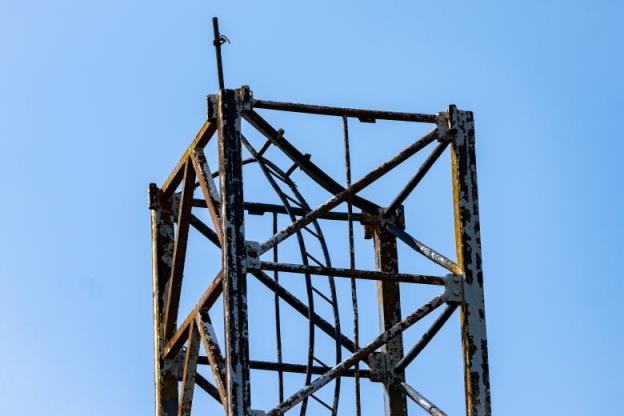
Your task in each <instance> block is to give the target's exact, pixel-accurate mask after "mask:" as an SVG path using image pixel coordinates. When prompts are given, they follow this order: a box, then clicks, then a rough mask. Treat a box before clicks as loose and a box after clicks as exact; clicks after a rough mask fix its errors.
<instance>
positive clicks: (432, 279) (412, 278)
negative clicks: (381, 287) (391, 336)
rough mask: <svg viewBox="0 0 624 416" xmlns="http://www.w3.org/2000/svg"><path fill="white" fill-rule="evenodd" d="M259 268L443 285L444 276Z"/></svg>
mask: <svg viewBox="0 0 624 416" xmlns="http://www.w3.org/2000/svg"><path fill="white" fill-rule="evenodd" d="M260 269H261V270H271V271H277V272H285V273H302V274H315V275H320V276H333V277H353V278H356V279H366V280H390V281H396V282H403V283H421V284H427V285H438V286H444V284H445V282H446V278H444V277H439V276H428V275H422V274H406V273H388V272H377V271H371V270H358V269H342V268H336V267H316V266H305V265H302V264H290V263H270V262H266V261H263V262H260Z"/></svg>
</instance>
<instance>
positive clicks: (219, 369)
mask: <svg viewBox="0 0 624 416" xmlns="http://www.w3.org/2000/svg"><path fill="white" fill-rule="evenodd" d="M195 323H196V327H197V328H198V330H199V335H200V336H201V341H202V344H203V345H204V350H205V351H206V358H207V359H208V363H209V364H210V369H211V370H212V377H213V379H214V381H215V384H216V388H217V391H218V392H219V397H220V399H221V403H227V387H226V382H225V380H226V371H225V360H224V358H223V354H221V348H219V343H218V340H217V334H216V333H215V331H214V328H213V327H212V324H211V323H210V318H209V316H208V312H207V311H205V310H204V311H200V313H198V314H197V315H196V316H195ZM224 407H226V406H224Z"/></svg>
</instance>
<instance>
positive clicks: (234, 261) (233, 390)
mask: <svg viewBox="0 0 624 416" xmlns="http://www.w3.org/2000/svg"><path fill="white" fill-rule="evenodd" d="M240 93H241V90H227V89H225V90H221V91H220V92H219V94H218V95H217V125H218V130H219V144H218V149H219V172H220V175H219V180H220V187H221V195H222V198H221V221H222V228H223V238H222V239H221V240H222V241H223V242H224V243H223V247H222V262H223V306H224V310H225V351H226V357H225V365H226V386H227V415H228V416H250V415H251V397H250V392H249V344H248V342H249V341H248V337H249V333H248V328H247V325H248V323H247V281H246V274H247V266H246V262H247V254H246V247H245V224H244V215H245V211H244V208H243V172H242V165H241V161H242V159H241V131H240V128H241V118H240V112H241V105H242V99H243V98H242V97H241V94H240Z"/></svg>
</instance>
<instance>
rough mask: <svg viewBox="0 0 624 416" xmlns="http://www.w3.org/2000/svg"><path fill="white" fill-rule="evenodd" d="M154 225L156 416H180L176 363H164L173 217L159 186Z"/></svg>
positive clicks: (153, 197)
mask: <svg viewBox="0 0 624 416" xmlns="http://www.w3.org/2000/svg"><path fill="white" fill-rule="evenodd" d="M149 203H150V210H151V223H152V224H151V225H152V227H151V228H152V307H153V313H154V389H155V399H156V402H155V410H156V412H155V413H156V416H177V413H178V375H177V372H178V369H177V365H176V362H175V361H174V360H166V359H164V354H163V349H164V346H165V338H164V332H165V331H164V328H163V320H164V317H163V314H164V313H163V310H164V305H165V301H166V297H165V294H166V291H165V287H166V283H167V280H168V279H169V276H170V275H171V259H172V257H173V245H174V239H173V214H172V212H171V203H170V201H166V200H165V201H163V198H162V193H161V191H160V189H159V188H158V187H157V186H156V184H153V183H152V184H150V186H149Z"/></svg>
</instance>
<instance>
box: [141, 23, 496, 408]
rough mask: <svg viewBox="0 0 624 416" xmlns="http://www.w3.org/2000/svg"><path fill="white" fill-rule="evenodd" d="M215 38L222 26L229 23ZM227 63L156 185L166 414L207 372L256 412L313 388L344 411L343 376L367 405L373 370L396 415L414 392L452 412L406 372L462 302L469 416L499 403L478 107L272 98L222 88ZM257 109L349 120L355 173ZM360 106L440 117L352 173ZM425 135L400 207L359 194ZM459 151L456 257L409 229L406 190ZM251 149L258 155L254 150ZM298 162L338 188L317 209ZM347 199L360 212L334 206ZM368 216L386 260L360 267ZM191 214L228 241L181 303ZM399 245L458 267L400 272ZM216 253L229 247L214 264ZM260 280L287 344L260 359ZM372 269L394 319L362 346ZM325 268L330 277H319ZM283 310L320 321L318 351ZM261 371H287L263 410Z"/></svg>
mask: <svg viewBox="0 0 624 416" xmlns="http://www.w3.org/2000/svg"><path fill="white" fill-rule="evenodd" d="M215 38H216V39H220V38H219V35H218V31H217V30H215ZM217 43H218V42H215V45H217ZM219 45H220V44H219ZM219 45H217V46H219ZM217 50H218V51H219V48H218V47H217ZM218 53H219V54H220V52H218ZM219 68H220V66H219ZM220 74H221V75H220V86H221V89H220V90H219V92H218V93H217V94H216V95H211V96H209V98H208V118H207V121H206V122H205V123H204V125H203V126H202V128H201V129H200V131H199V133H198V134H197V136H196V138H195V139H194V140H193V141H192V143H191V144H190V146H189V147H188V149H187V150H186V151H185V152H184V154H183V155H182V158H181V159H180V161H179V162H178V164H177V165H176V166H175V168H174V170H173V171H172V172H171V174H170V175H169V177H168V178H167V179H166V180H165V182H164V183H163V184H162V186H160V187H158V186H157V185H155V184H151V185H150V187H149V200H150V209H151V218H152V253H153V308H154V339H155V356H154V365H155V388H156V414H157V416H172V415H176V416H178V415H190V414H191V407H192V403H193V395H194V387H195V386H196V385H197V386H198V387H200V388H201V389H202V390H204V391H205V392H206V393H207V394H208V395H210V396H212V398H214V400H215V401H216V402H218V403H220V404H221V405H222V406H223V410H224V413H225V414H226V415H227V416H249V415H251V414H252V413H260V414H262V413H266V415H269V416H277V415H282V414H285V413H286V412H288V411H289V410H290V411H291V412H289V414H290V413H292V414H294V413H295V412H296V411H297V409H298V412H299V414H300V415H302V416H303V415H305V414H306V411H307V409H308V407H309V406H308V401H309V400H314V401H316V402H319V403H321V404H322V405H323V407H326V408H327V410H326V413H327V414H331V415H336V414H339V413H340V414H343V413H344V412H339V403H340V398H341V397H342V396H341V391H340V380H341V378H345V377H346V378H350V379H354V385H355V394H354V395H353V400H354V401H355V403H354V406H355V410H356V416H359V415H360V414H361V409H362V407H363V406H365V405H366V398H363V397H360V396H361V395H360V382H372V383H379V384H380V385H382V386H383V392H384V393H383V394H384V403H385V413H386V416H405V415H407V399H408V398H409V399H412V400H414V401H415V402H416V403H417V404H418V405H419V406H420V407H422V408H423V409H424V410H425V411H427V412H428V413H429V414H431V415H444V414H445V413H444V412H443V411H442V410H440V409H443V408H444V404H443V403H436V405H434V404H433V403H431V402H430V401H429V400H427V399H426V398H425V397H424V396H423V395H422V394H420V393H419V392H418V391H417V390H415V389H414V388H413V387H411V386H410V385H409V384H408V383H407V380H406V375H405V370H406V368H407V366H408V365H409V364H410V363H411V362H412V361H413V360H414V359H415V358H416V357H417V356H418V355H419V353H420V352H421V351H422V350H423V349H424V348H425V347H426V346H427V344H428V343H429V342H430V341H431V339H432V338H434V337H435V335H436V334H437V333H438V331H439V330H440V328H441V327H442V326H443V325H444V324H445V323H446V321H447V320H448V319H449V318H450V316H451V315H452V314H453V313H454V312H455V311H456V310H457V309H458V310H459V313H460V322H461V338H462V344H463V345H462V347H463V362H464V377H465V398H466V413H467V415H469V416H487V415H490V414H491V409H490V387H489V376H488V358H487V338H486V329H485V312H484V310H485V309H484V299H483V274H482V268H481V242H480V234H479V209H478V196H477V176H476V161H475V134H474V122H473V115H472V113H471V112H469V111H462V110H458V109H457V108H456V107H455V106H449V107H448V109H447V110H446V111H443V112H440V113H437V114H417V113H399V112H389V111H371V110H358V109H351V108H336V107H325V106H314V105H305V104H293V103H282V102H274V101H266V100H260V99H256V98H254V97H253V95H252V93H251V91H250V89H249V88H248V87H241V88H239V89H225V88H223V81H222V71H221V69H220ZM257 109H264V110H274V111H282V112H298V113H307V114H316V115H325V116H335V117H338V118H339V119H340V118H341V119H342V122H343V128H344V144H345V155H346V157H345V162H346V163H345V166H346V169H345V174H346V183H345V184H344V185H341V184H340V182H341V180H338V179H336V178H332V177H331V176H330V175H329V174H327V173H326V172H325V171H323V170H322V169H321V168H320V167H319V166H317V165H316V164H315V163H313V162H312V159H311V157H310V155H305V154H303V153H302V152H300V151H299V150H298V149H297V147H296V146H295V145H293V144H292V143H291V142H290V141H289V140H287V139H286V137H285V134H284V131H283V130H279V129H275V128H274V127H273V126H272V125H271V124H269V122H268V121H267V120H266V119H265V118H263V117H262V116H261V115H260V114H259V113H258V112H257V111H256V110H257ZM350 118H355V119H359V120H360V121H364V122H374V121H375V120H395V121H404V122H405V121H407V122H414V123H429V124H432V125H433V126H434V128H433V129H432V130H431V131H430V132H429V133H427V134H425V135H424V136H423V137H422V138H420V139H418V140H416V141H414V142H413V143H412V144H410V145H409V146H407V147H406V148H405V149H404V150H402V151H401V152H399V153H398V154H397V155H396V156H394V157H392V158H391V159H390V160H388V161H386V162H385V163H383V164H381V165H380V166H378V167H377V168H375V169H373V170H372V171H370V172H369V173H368V174H367V175H364V176H363V177H362V178H361V179H359V180H356V181H353V182H352V180H351V169H350V156H349V134H348V120H349V119H350ZM243 122H244V123H245V125H246V127H248V128H251V129H253V130H255V131H256V132H258V133H259V134H260V136H261V137H263V138H264V139H265V142H264V144H263V145H262V146H261V147H258V148H255V147H254V146H253V145H252V143H251V141H250V140H248V138H247V137H245V135H244V134H243V130H242V124H243ZM215 136H216V137H215ZM211 140H214V141H216V142H217V146H216V152H217V155H216V156H217V157H216V159H217V160H218V166H216V170H211V166H209V163H208V160H209V158H207V155H206V153H205V151H206V149H207V144H208V143H209V141H211ZM427 147H433V150H432V151H431V153H430V155H429V156H428V157H427V158H426V159H425V160H424V162H423V163H422V165H421V166H420V167H419V168H418V169H417V170H416V172H415V174H414V175H413V177H412V178H411V179H410V180H409V181H408V182H407V183H406V184H405V185H404V186H403V187H402V189H397V194H396V197H395V198H394V199H393V201H392V202H391V203H390V204H389V205H388V206H386V207H382V206H380V205H378V204H377V203H375V202H374V201H372V200H369V199H366V198H364V197H363V196H362V195H361V191H362V190H364V189H365V188H366V187H368V186H369V185H371V184H373V183H375V182H376V181H378V180H379V179H380V178H381V177H382V176H383V175H385V174H387V173H388V172H390V171H391V170H393V169H394V168H396V167H397V166H399V165H401V164H403V163H404V162H405V161H406V160H408V158H410V157H412V156H413V155H414V154H416V153H417V152H419V151H421V150H425V148H427ZM269 148H271V149H272V150H273V151H277V152H280V154H281V155H282V156H284V157H285V158H287V159H288V160H289V161H290V162H291V163H292V165H291V166H290V167H288V168H285V167H280V166H279V163H278V162H274V161H272V160H270V158H269V157H268V149H269ZM447 149H449V151H450V155H451V176H452V183H453V198H452V200H453V205H454V206H453V211H454V217H455V242H456V259H457V260H456V261H452V260H450V259H449V258H447V257H445V256H443V255H442V254H439V253H438V252H437V251H436V250H434V249H432V248H430V247H428V246H427V245H425V244H424V243H423V242H421V241H419V240H417V239H416V238H414V237H413V236H412V235H411V234H410V233H409V231H408V230H407V227H406V223H407V222H408V221H406V220H405V218H406V217H407V216H408V213H406V212H404V209H403V203H404V202H405V200H406V198H407V197H408V196H409V195H410V193H411V192H412V191H413V190H414V189H415V188H416V187H417V185H418V184H419V182H420V181H421V180H422V179H423V177H424V176H425V175H426V174H427V173H428V171H429V170H430V168H431V167H432V166H433V165H434V163H435V162H436V160H437V159H438V158H439V157H440V156H441V155H442V154H443V153H444V152H445V151H447ZM244 154H246V155H249V157H248V158H246V159H244V158H243V155H244ZM247 166H255V167H256V169H258V172H260V173H261V175H260V176H258V177H255V178H254V179H253V180H260V179H258V178H264V179H263V180H266V181H267V182H268V184H269V185H270V187H271V189H273V191H274V192H275V195H276V196H277V198H278V200H279V201H280V203H278V204H271V203H266V202H258V201H250V200H247V199H246V198H245V196H244V194H243V183H244V181H247V180H249V177H248V176H246V175H245V174H244V172H246V170H245V169H246V167H247ZM212 167H213V168H214V167H215V166H212ZM295 170H298V171H299V172H300V174H302V175H305V176H306V177H307V178H308V179H309V180H311V181H313V182H314V183H315V184H317V185H318V186H320V187H321V188H322V189H324V190H325V191H327V192H328V193H329V194H330V198H329V199H328V200H327V202H325V203H323V204H321V205H320V206H318V207H316V208H312V207H310V205H309V204H308V202H307V201H306V199H305V198H304V195H305V189H301V188H300V187H298V186H297V184H296V183H295V182H294V180H293V179H292V173H293V171H295ZM345 205H346V210H342V211H338V210H336V208H339V207H340V206H345ZM195 211H201V214H200V213H197V215H195V213H196V212H195ZM266 213H268V214H270V215H271V216H272V227H271V230H269V233H268V234H267V235H266V238H265V239H264V240H263V241H260V242H254V241H248V240H246V239H245V229H246V227H248V226H249V224H252V223H253V221H251V219H250V216H257V215H262V214H266ZM201 215H204V216H205V217H206V218H209V222H210V223H211V225H210V226H209V225H207V224H206V222H204V221H202V220H201V219H200V217H201ZM278 217H279V218H282V222H284V220H286V224H287V225H286V226H285V227H283V228H282V227H279V221H278ZM336 221H338V222H345V223H347V225H348V230H349V232H348V234H347V235H346V236H345V238H344V242H343V243H344V246H345V247H348V250H349V263H350V267H348V268H337V267H333V266H332V265H331V256H330V250H329V249H328V244H327V241H326V237H325V234H324V224H325V223H327V222H336ZM356 224H362V225H363V226H364V229H365V237H366V238H369V239H372V241H373V247H374V256H375V264H376V269H375V270H362V269H357V268H356V267H355V254H354V246H355V245H354V239H355V236H354V232H353V230H354V225H356ZM191 228H193V229H195V230H196V231H198V232H199V233H200V234H201V235H203V236H204V237H206V238H207V239H208V240H209V241H210V242H211V243H212V244H214V245H215V246H216V247H218V248H219V250H220V252H221V261H220V264H221V267H220V268H221V270H220V271H219V272H218V273H217V274H216V276H215V277H214V278H213V279H212V280H211V282H210V283H209V284H208V287H207V288H206V290H205V291H204V293H203V294H202V295H201V296H199V300H198V301H197V303H196V304H195V306H194V307H193V308H192V309H191V311H190V312H189V313H188V315H187V316H178V315H179V306H180V296H181V291H182V286H183V276H184V267H185V260H186V257H187V244H188V239H189V231H190V229H191ZM332 238H335V237H332ZM289 240H291V241H296V246H297V247H298V250H299V253H300V258H301V262H300V263H297V264H295V263H287V262H281V261H280V256H279V254H280V253H279V252H278V248H279V247H280V246H281V245H283V244H284V243H285V242H286V241H289ZM312 244H315V245H316V247H319V250H320V251H319V252H320V253H321V255H320V256H316V257H315V256H314V255H312V254H311V248H310V247H311V245H312ZM397 244H406V245H407V246H408V247H410V248H412V249H413V250H414V251H415V252H416V253H414V255H422V256H424V258H426V259H428V260H430V261H432V262H434V263H435V264H437V265H439V266H441V267H443V268H444V269H447V270H448V274H446V275H445V276H433V275H423V274H412V273H399V263H398V255H397ZM370 255H373V253H370ZM317 257H318V258H317ZM218 261H219V260H218V258H215V262H218ZM280 274H289V275H299V276H301V278H303V280H304V282H305V296H304V297H303V299H302V298H300V297H299V296H297V294H295V293H293V292H292V291H289V290H288V289H287V287H286V286H285V285H284V283H283V281H280V278H279V277H280ZM249 279H255V280H256V283H257V282H259V283H260V284H261V285H262V286H264V287H266V288H267V289H268V290H269V291H270V292H271V293H272V294H273V296H274V298H273V299H271V300H273V301H274V302H271V301H267V304H270V303H273V306H274V312H275V313H274V316H273V318H274V319H275V328H276V329H275V331H276V346H277V349H276V358H275V360H274V361H259V360H253V359H252V358H251V357H250V353H249V344H248V343H249V328H248V325H249V319H248V282H249ZM335 279H348V280H349V281H350V283H351V294H352V299H351V301H352V310H353V329H354V332H353V334H351V335H346V334H345V333H344V331H342V329H341V320H340V313H339V307H338V296H337V294H336V284H335ZM361 279H366V280H373V281H375V282H376V290H377V299H378V303H379V305H378V306H379V320H380V324H381V332H380V333H379V335H378V336H377V337H375V338H373V339H372V340H370V341H369V342H367V343H366V344H365V345H360V342H359V333H358V325H359V322H358V302H357V299H358V298H357V293H358V292H357V282H358V281H360V280H361ZM321 282H322V283H323V285H324V287H327V289H325V290H321V286H320V285H321ZM404 285H429V286H438V287H440V288H441V291H440V294H439V295H437V296H435V297H433V299H431V300H430V301H429V302H426V303H425V304H424V305H422V306H421V307H419V308H417V309H415V310H410V311H401V302H400V290H401V287H404ZM327 291H328V292H329V293H327ZM254 296H255V295H254ZM315 296H316V297H317V298H318V297H319V296H320V297H321V298H322V301H323V302H326V303H327V305H329V309H331V310H332V311H333V316H332V317H331V318H326V317H323V316H322V314H321V313H320V312H318V311H317V310H316V309H315V303H314V302H313V299H314V297H315ZM218 301H221V302H222V305H223V307H222V312H221V313H222V317H223V334H222V335H219V334H218V333H217V330H216V329H215V327H217V325H216V323H215V322H214V321H213V320H211V318H210V316H211V315H212V316H213V319H214V316H215V315H216V312H217V311H215V308H216V306H215V304H217V302H218ZM280 308H282V309H280ZM284 308H289V309H290V310H291V311H293V312H294V313H298V314H300V315H301V316H302V317H303V318H304V319H305V321H306V322H307V324H306V326H305V328H304V329H305V330H304V331H303V336H305V335H306V334H307V337H308V351H307V352H306V360H305V361H306V362H305V363H290V362H286V361H285V360H284V351H283V343H284V341H285V339H286V338H287V337H288V336H289V335H288V334H284V333H282V332H281V325H282V321H281V319H280V314H283V313H284V312H285V310H284ZM438 308H440V309H442V312H441V313H440V314H439V315H438V317H437V318H436V319H435V320H434V321H433V323H432V324H431V326H430V327H429V328H428V329H427V330H425V331H424V332H423V334H422V337H421V338H420V340H419V341H418V342H416V344H415V345H413V346H412V345H404V342H403V332H404V331H405V330H406V329H407V328H409V327H411V326H412V325H413V324H415V323H416V322H418V321H419V320H421V319H422V318H424V317H425V316H427V315H428V314H430V313H432V312H433V311H434V310H436V309H438ZM405 312H406V313H405ZM315 334H324V336H325V337H327V339H331V340H332V342H333V343H334V349H333V351H335V353H334V354H335V356H334V357H333V362H334V363H333V364H329V365H328V364H325V363H324V362H323V361H321V360H320V359H319V358H318V348H317V343H318V342H319V341H318V339H319V338H318V337H316V338H315ZM219 338H221V339H222V340H223V342H220V341H219ZM315 340H316V341H315ZM252 341H253V340H252ZM267 342H268V341H267ZM200 348H201V349H203V354H204V355H202V353H201V351H200ZM198 364H199V365H205V366H207V367H208V368H209V369H210V373H211V376H212V377H211V379H212V381H209V380H208V379H207V378H205V377H203V376H202V375H200V372H199V371H198ZM251 370H253V371H273V372H275V373H276V374H277V376H278V377H277V382H276V384H275V386H274V387H275V389H276V390H277V391H278V393H277V400H276V403H275V404H274V406H273V407H271V408H266V409H262V410H252V403H251V390H252V389H254V388H255V386H254V385H252V383H251V382H250V371H251ZM290 373H298V374H302V375H303V377H304V379H303V382H302V383H301V385H300V386H299V387H298V388H297V389H296V391H294V393H289V394H285V390H286V389H285V384H286V383H285V381H284V376H285V374H290ZM291 384H292V383H291ZM291 387H292V386H289V388H291ZM332 387H333V393H332V394H333V396H332V399H331V400H323V399H321V398H320V397H319V396H318V392H320V391H322V390H327V389H331V388H332ZM263 388H266V386H264V387H263ZM349 400H352V399H351V398H349ZM328 401H329V403H328ZM438 405H439V406H440V407H438ZM254 409H255V408H254ZM308 413H309V412H308ZM313 413H314V412H313Z"/></svg>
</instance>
